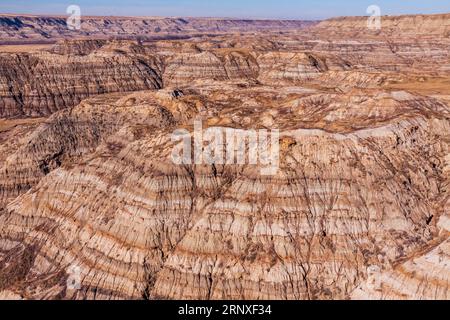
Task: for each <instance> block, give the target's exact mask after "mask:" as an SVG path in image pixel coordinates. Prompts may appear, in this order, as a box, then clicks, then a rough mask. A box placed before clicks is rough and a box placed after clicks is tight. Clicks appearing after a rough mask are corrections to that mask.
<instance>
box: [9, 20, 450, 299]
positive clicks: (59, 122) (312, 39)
mask: <svg viewBox="0 0 450 320" xmlns="http://www.w3.org/2000/svg"><path fill="white" fill-rule="evenodd" d="M0 41H1V42H2V43H4V45H3V46H0V298H4V299H5V298H7V299H293V300H301V299H445V300H447V299H450V258H449V256H450V239H449V236H450V209H449V208H450V197H449V183H450V153H449V142H450V50H449V48H450V14H442V15H431V16H399V17H382V28H381V29H380V30H369V29H368V28H367V18H364V17H359V18H355V17H351V18H336V19H330V20H326V21H322V22H308V21H264V20H232V19H229V20H225V19H221V20H219V19H215V20H214V19H193V18H189V19H187V18H186V19H182V18H176V19H175V18H173V19H160V18H106V17H103V18H99V17H91V18H86V19H85V20H83V23H82V28H81V30H80V31H68V30H67V29H66V26H65V19H64V18H61V17H59V18H58V17H36V16H11V15H2V16H0ZM194 119H201V120H202V123H203V130H206V129H207V128H208V127H222V128H229V129H255V130H257V129H268V130H273V129H278V130H279V131H280V138H279V144H280V155H279V169H278V171H277V172H276V173H275V174H274V175H262V174H261V171H260V169H261V165H252V164H247V165H231V164H228V165H223V164H212V165H208V164H203V165H194V164H184V165H177V164H175V163H173V161H172V160H171V154H172V150H173V148H174V146H175V145H176V142H174V141H173V140H172V139H171V137H172V133H173V132H174V131H175V130H176V129H180V128H183V129H185V130H188V132H192V131H193V123H194ZM74 284H75V285H74Z"/></svg>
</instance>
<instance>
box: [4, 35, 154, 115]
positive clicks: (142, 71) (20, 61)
mask: <svg viewBox="0 0 450 320" xmlns="http://www.w3.org/2000/svg"><path fill="white" fill-rule="evenodd" d="M87 44H88V45H89V44H90V43H89V42H88V43H87ZM91 48H92V47H91V46H89V50H90V49H91ZM94 48H95V46H94ZM67 50H69V51H70V54H67V55H65V54H61V52H64V49H62V48H61V46H58V47H56V48H55V49H54V51H55V53H50V52H45V51H42V52H37V53H18V54H0V117H17V116H20V117H27V116H28V117H30V116H32V117H36V116H42V115H49V114H51V113H53V112H55V111H57V110H60V109H63V108H66V107H72V106H74V105H76V104H78V103H79V102H80V101H81V100H83V99H84V98H87V97H89V96H92V95H96V94H101V93H107V92H124V91H135V90H143V89H153V88H154V89H158V88H161V87H162V78H161V68H162V65H161V61H160V60H159V59H158V57H155V56H153V55H151V54H148V53H147V54H145V55H144V54H141V53H130V52H128V53H124V52H123V51H117V50H108V49H107V48H105V49H104V50H102V49H100V50H96V51H94V52H92V53H91V54H88V55H86V54H85V53H87V51H86V50H88V49H87V48H86V47H84V48H83V49H80V48H78V49H73V47H72V48H67ZM76 50H78V51H76ZM80 50H81V51H80ZM56 52H58V53H56ZM73 53H78V54H77V55H76V54H73ZM80 54H82V55H80Z"/></svg>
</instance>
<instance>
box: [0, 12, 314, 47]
mask: <svg viewBox="0 0 450 320" xmlns="http://www.w3.org/2000/svg"><path fill="white" fill-rule="evenodd" d="M67 18H68V16H45V17H44V16H30V15H19V16H17V15H5V14H3V15H0V38H1V39H2V40H3V41H8V40H9V41H11V42H16V41H18V40H25V41H32V40H34V41H42V40H48V39H58V38H68V37H71V38H77V37H97V38H98V37H104V38H111V37H136V36H141V37H144V38H145V37H149V36H151V35H154V36H155V35H156V36H157V35H177V34H182V35H186V34H189V33H193V34H195V33H228V32H230V33H231V32H255V31H264V30H268V31H286V30H299V29H302V28H305V27H309V26H311V25H314V24H315V23H316V22H314V21H298V20H252V19H214V18H152V17H89V16H86V17H85V16H83V17H82V19H81V28H80V30H70V29H69V28H68V27H67Z"/></svg>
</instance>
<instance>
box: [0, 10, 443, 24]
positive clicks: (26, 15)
mask: <svg viewBox="0 0 450 320" xmlns="http://www.w3.org/2000/svg"><path fill="white" fill-rule="evenodd" d="M445 15H450V12H442V13H412V14H394V15H391V14H384V15H381V16H382V17H408V16H445ZM2 16H3V17H7V16H8V17H52V18H67V17H68V16H69V14H51V13H49V14H47V13H42V14H41V13H39V14H35V13H0V17H2ZM83 17H84V18H133V19H161V20H162V19H183V18H185V19H214V20H262V21H263V20H265V21H270V20H273V21H305V22H308V21H311V22H316V21H325V20H330V19H339V18H363V17H369V15H348V16H345V15H341V16H332V17H328V18H322V19H320V18H317V19H311V18H308V19H306V18H275V17H272V18H262V17H233V16H229V17H228V16H162V15H161V16H145V15H144V16H141V15H115V14H112V15H81V19H83Z"/></svg>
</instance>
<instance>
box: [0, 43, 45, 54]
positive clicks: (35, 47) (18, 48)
mask: <svg viewBox="0 0 450 320" xmlns="http://www.w3.org/2000/svg"><path fill="white" fill-rule="evenodd" d="M51 46H52V44H7V45H0V52H8V53H20V52H32V51H39V50H45V49H49V48H51Z"/></svg>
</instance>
